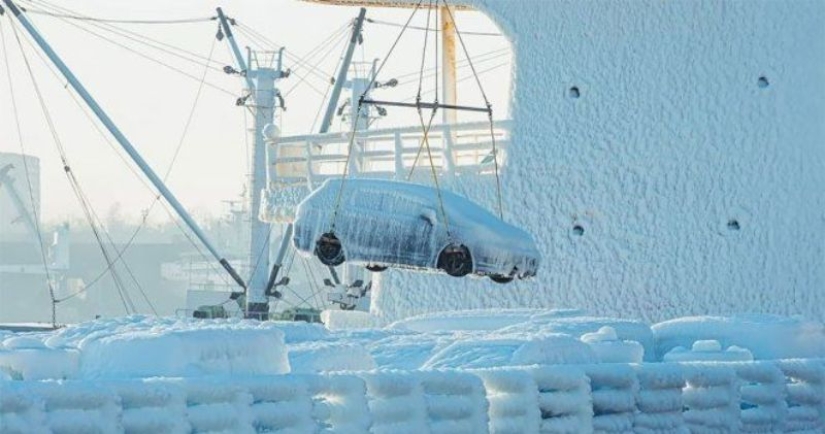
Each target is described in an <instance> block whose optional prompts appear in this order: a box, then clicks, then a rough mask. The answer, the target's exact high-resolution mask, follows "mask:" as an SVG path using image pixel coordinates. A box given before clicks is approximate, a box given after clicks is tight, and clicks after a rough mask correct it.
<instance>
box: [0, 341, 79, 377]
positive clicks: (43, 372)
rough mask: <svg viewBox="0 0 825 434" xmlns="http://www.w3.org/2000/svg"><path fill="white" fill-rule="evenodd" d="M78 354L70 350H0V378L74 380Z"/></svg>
mask: <svg viewBox="0 0 825 434" xmlns="http://www.w3.org/2000/svg"><path fill="white" fill-rule="evenodd" d="M79 359H80V353H79V352H78V351H77V350H72V349H54V348H47V347H45V346H43V345H42V344H41V347H40V348H33V347H28V348H11V349H7V350H3V349H0V373H2V374H0V376H3V377H6V378H8V379H14V380H45V379H65V378H75V377H76V376H77V372H78V367H79Z"/></svg>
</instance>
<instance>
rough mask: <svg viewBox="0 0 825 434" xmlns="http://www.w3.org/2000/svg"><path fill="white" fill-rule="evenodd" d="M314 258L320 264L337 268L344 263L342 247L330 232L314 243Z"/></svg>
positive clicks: (339, 241)
mask: <svg viewBox="0 0 825 434" xmlns="http://www.w3.org/2000/svg"><path fill="white" fill-rule="evenodd" d="M315 256H317V257H318V260H319V261H321V263H322V264H324V265H326V266H329V267H337V266H339V265H341V264H343V263H344V259H345V258H344V246H342V245H341V240H339V239H338V237H336V236H335V234H334V233H332V232H327V233H325V234H323V235H321V238H318V241H316V242H315Z"/></svg>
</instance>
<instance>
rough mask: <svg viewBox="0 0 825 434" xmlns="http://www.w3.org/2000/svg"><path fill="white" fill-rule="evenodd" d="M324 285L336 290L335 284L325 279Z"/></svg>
mask: <svg viewBox="0 0 825 434" xmlns="http://www.w3.org/2000/svg"><path fill="white" fill-rule="evenodd" d="M324 285H326V286H329V287H330V288H335V284H334V283H332V281H331V280H329V279H324Z"/></svg>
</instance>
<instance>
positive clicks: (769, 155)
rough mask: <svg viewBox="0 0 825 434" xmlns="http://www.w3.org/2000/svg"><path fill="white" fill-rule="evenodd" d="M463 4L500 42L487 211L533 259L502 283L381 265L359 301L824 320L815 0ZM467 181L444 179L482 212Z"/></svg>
mask: <svg viewBox="0 0 825 434" xmlns="http://www.w3.org/2000/svg"><path fill="white" fill-rule="evenodd" d="M464 3H467V4H471V5H474V6H477V7H478V8H479V9H481V10H482V11H484V12H485V13H487V15H489V16H490V17H491V18H492V19H493V20H494V21H495V22H496V23H497V24H498V25H499V27H500V28H501V30H502V31H503V32H504V33H505V34H506V35H507V37H508V38H509V39H510V41H511V43H512V47H513V50H514V54H515V56H514V57H515V59H514V67H513V71H512V74H513V75H514V81H513V89H514V90H513V95H512V104H511V109H512V118H513V122H514V127H513V131H512V136H511V144H510V146H509V148H508V152H507V155H508V158H507V160H506V162H505V164H504V167H503V168H502V177H501V182H502V191H503V193H504V196H503V200H504V210H505V220H507V221H509V222H512V223H514V224H516V225H517V226H519V227H523V228H525V229H526V230H527V231H528V232H530V233H532V234H533V235H534V237H535V238H536V242H537V244H538V246H539V249H540V250H541V253H542V258H543V266H542V268H541V270H540V271H539V275H538V278H537V279H535V280H533V281H531V282H519V283H517V284H516V285H512V284H511V285H510V286H508V287H505V288H502V287H500V286H495V285H493V284H490V283H486V282H483V281H477V280H463V281H457V280H455V279H450V278H449V277H447V276H417V275H411V274H410V273H403V272H397V271H393V270H389V271H388V272H387V273H385V274H384V275H382V276H381V285H379V287H378V288H376V289H375V290H374V294H373V307H372V312H373V313H374V314H375V315H378V316H382V317H386V318H387V319H388V320H390V321H394V320H398V319H401V318H404V317H407V316H412V315H417V314H421V313H427V312H433V311H444V310H454V309H473V308H488V307H559V306H562V307H563V306H576V307H581V308H584V309H586V310H587V311H589V312H592V313H593V314H596V315H608V316H619V317H629V318H643V319H645V320H647V321H651V322H656V321H662V320H664V319H667V318H675V317H678V316H685V315H697V314H718V315H729V314H733V313H737V312H743V311H744V312H766V313H775V314H782V315H789V314H802V315H804V316H806V317H808V318H812V319H819V320H822V319H825V291H822V288H825V261H823V260H822V258H823V257H825V244H823V242H822V240H823V239H825V211H823V210H825V189H823V188H822V186H823V185H825V146H822V143H823V141H825V122H822V119H823V114H825V69H823V68H822V65H825V26H823V25H822V23H823V22H825V3H823V2H822V1H819V0H801V1H792V2H789V1H773V0H754V1H715V0H699V1H654V0H642V1H630V0H624V1H616V2H607V3H606V2H602V1H597V0H575V1H571V0H563V1H547V0H522V1H519V2H518V7H514V6H513V5H514V2H513V1H511V0H467V1H465V2H464ZM687 17H689V18H687ZM762 76H764V77H765V78H766V79H767V82H768V86H767V87H760V86H759V85H758V82H759V77H762ZM574 86H575V87H577V88H578V89H579V91H580V92H579V93H580V97H579V98H576V99H574V98H570V97H569V89H570V88H571V87H574ZM467 97H468V98H472V97H474V95H467ZM494 109H498V108H494ZM486 181H487V182H485V181H479V180H478V179H477V178H475V177H464V178H459V179H457V180H455V181H454V182H449V183H448V182H447V180H445V184H448V185H447V187H448V188H450V189H452V190H454V191H457V192H459V193H462V194H465V195H467V196H468V197H469V198H471V199H472V200H473V201H475V202H478V203H480V204H483V205H486V206H487V207H488V209H495V186H494V181H492V180H486ZM734 221H735V222H734ZM729 222H730V223H731V224H730V225H729ZM574 225H581V226H582V228H583V229H584V233H583V235H582V236H578V235H576V234H575V233H574V232H573V231H572V228H573V226H574ZM736 227H738V228H739V229H738V230H736V229H735V228H736Z"/></svg>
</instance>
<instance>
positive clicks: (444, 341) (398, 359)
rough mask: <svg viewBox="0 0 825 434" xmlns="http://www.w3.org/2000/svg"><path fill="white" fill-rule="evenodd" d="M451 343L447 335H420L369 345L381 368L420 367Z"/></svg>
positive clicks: (388, 339) (394, 338)
mask: <svg viewBox="0 0 825 434" xmlns="http://www.w3.org/2000/svg"><path fill="white" fill-rule="evenodd" d="M448 345H450V340H449V338H447V337H437V336H432V335H418V336H410V337H393V338H386V339H381V340H379V341H377V342H375V343H374V344H372V345H370V346H369V350H370V354H371V355H372V357H373V358H374V360H375V363H376V365H378V366H379V367H380V368H381V369H405V370H406V369H419V368H421V367H422V366H423V365H424V364H425V363H427V360H429V359H430V358H431V357H432V356H433V354H434V353H436V352H438V351H440V350H441V349H442V348H444V347H446V346H448Z"/></svg>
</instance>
